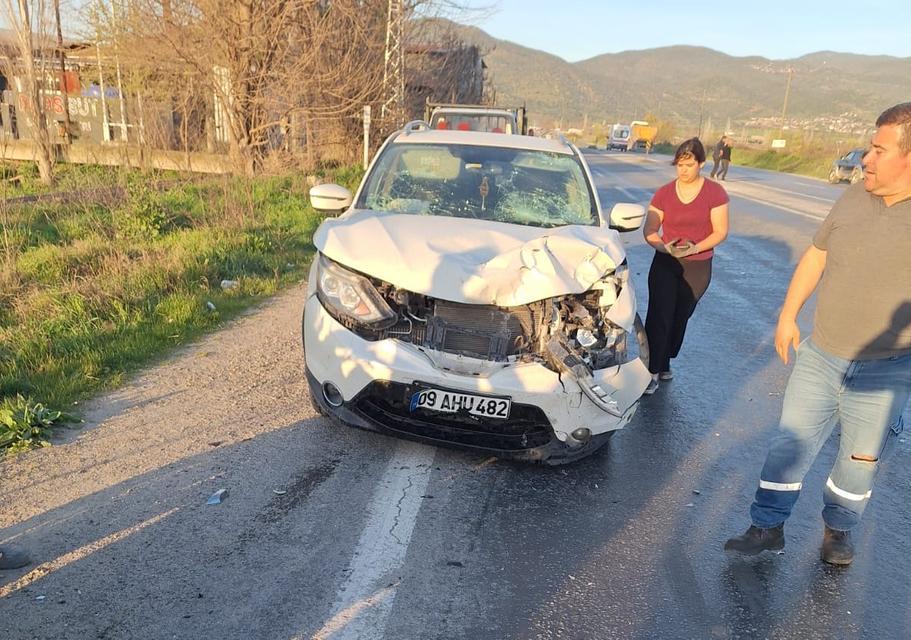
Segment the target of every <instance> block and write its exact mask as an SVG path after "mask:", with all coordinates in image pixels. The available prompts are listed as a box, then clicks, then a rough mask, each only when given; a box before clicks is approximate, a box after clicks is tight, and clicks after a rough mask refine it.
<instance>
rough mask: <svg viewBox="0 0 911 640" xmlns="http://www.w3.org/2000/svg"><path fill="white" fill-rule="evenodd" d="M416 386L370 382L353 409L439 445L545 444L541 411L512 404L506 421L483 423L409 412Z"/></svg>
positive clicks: (548, 431)
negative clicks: (437, 442)
mask: <svg viewBox="0 0 911 640" xmlns="http://www.w3.org/2000/svg"><path fill="white" fill-rule="evenodd" d="M417 390H418V387H415V386H413V385H406V384H401V383H397V382H388V381H383V380H378V381H374V382H372V383H371V384H370V385H369V386H368V387H367V388H366V389H365V390H364V391H363V392H362V393H361V394H360V395H359V396H358V398H356V400H355V403H354V406H355V410H356V411H358V412H359V413H361V414H362V415H363V416H365V417H367V418H369V419H370V420H371V421H374V422H377V423H379V424H380V425H382V426H383V427H385V428H386V429H389V430H392V431H396V432H398V433H402V434H408V435H412V436H418V437H421V438H426V439H430V440H436V441H439V442H447V443H453V444H459V445H462V446H469V447H481V448H484V449H500V450H503V451H521V450H523V449H534V448H537V447H542V446H544V445H546V444H548V443H549V442H550V441H551V439H552V438H553V429H552V428H551V426H550V422H549V421H548V420H547V417H546V416H545V415H544V412H543V411H541V409H540V408H538V407H535V406H532V405H525V404H518V403H513V404H512V407H511V409H510V413H509V419H508V420H499V421H491V420H483V419H479V418H477V417H474V416H472V415H470V414H468V413H467V412H465V413H452V414H448V413H447V414H443V413H433V412H430V411H425V410H420V409H419V410H417V411H415V412H412V411H410V410H409V407H410V404H409V402H410V399H411V395H412V394H413V393H415V392H416V391H417Z"/></svg>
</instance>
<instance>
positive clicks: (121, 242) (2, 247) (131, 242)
mask: <svg viewBox="0 0 911 640" xmlns="http://www.w3.org/2000/svg"><path fill="white" fill-rule="evenodd" d="M337 179H338V180H339V182H341V183H343V184H346V185H348V186H349V187H353V186H355V185H356V182H357V180H359V179H360V172H359V171H357V170H354V171H351V170H348V171H342V172H341V175H339V176H338V178H337ZM148 183H149V180H148V177H147V176H145V175H142V174H134V175H130V176H128V178H127V179H126V180H125V181H124V184H126V186H127V187H128V193H127V196H126V197H125V199H124V200H123V201H122V202H120V203H118V204H113V205H100V204H92V203H86V204H84V205H74V204H72V203H68V204H56V203H55V204H36V205H30V206H25V205H22V206H16V207H2V206H0V223H2V228H0V403H4V402H5V403H7V405H9V406H13V405H11V404H10V403H15V402H18V403H19V404H18V405H16V406H17V407H19V409H22V406H28V407H32V408H34V407H36V406H38V407H40V408H41V411H42V412H44V413H42V414H41V415H42V416H43V417H44V418H47V417H48V416H54V415H55V412H67V411H68V410H69V409H70V408H71V407H72V406H73V404H74V402H77V401H80V400H82V399H85V398H87V397H89V396H91V395H93V394H96V393H98V392H100V391H104V390H108V389H111V388H114V387H116V386H117V385H118V384H120V383H121V382H122V381H123V380H124V378H125V376H127V375H128V374H129V373H130V372H133V371H136V370H137V369H139V368H140V367H142V366H143V365H146V364H148V363H149V362H151V361H153V360H154V359H156V358H159V357H160V356H161V355H163V354H165V353H167V352H168V351H169V350H171V349H172V348H174V347H176V346H178V345H182V344H185V343H187V342H189V341H191V340H193V339H194V338H197V337H198V336H200V335H201V334H202V333H204V332H206V331H211V330H213V329H216V328H217V327H219V326H220V325H221V324H222V322H223V321H224V320H226V319H228V318H231V317H234V316H236V315H237V314H238V313H239V312H241V311H242V310H244V309H246V308H248V307H250V306H251V305H253V304H255V303H257V302H258V301H261V300H263V299H264V298H266V297H268V296H270V295H272V294H274V293H275V292H276V291H278V290H279V289H280V288H281V287H283V286H285V285H288V284H290V283H294V282H297V281H299V280H300V279H301V278H303V277H305V276H306V271H307V268H308V265H309V262H310V260H311V257H312V255H313V251H314V248H313V244H312V237H313V232H314V231H315V229H316V227H317V226H318V225H319V223H320V221H321V218H320V217H319V216H318V214H316V213H315V212H314V211H313V210H312V209H311V208H310V206H309V202H308V196H307V191H308V186H307V184H306V181H305V178H304V176H302V175H293V176H283V177H270V178H257V179H243V178H227V177H225V178H213V179H210V180H208V181H206V182H192V183H190V182H187V183H184V184H180V185H178V186H174V187H173V188H170V189H168V190H166V191H161V192H158V191H155V190H153V189H151V188H149V187H148V186H147V185H148ZM222 280H236V281H238V283H239V284H238V286H237V287H235V288H232V289H228V290H224V289H222V287H221V286H220V283H221V281H222ZM213 307H214V308H213ZM17 398H21V400H16V399H17ZM23 403H24V404H23ZM3 406H4V405H2V404H0V411H2V408H3ZM11 411H12V410H11ZM27 414H28V415H33V414H34V411H32V413H31V414H29V412H28V411H25V410H24V409H22V410H17V411H12V414H10V415H17V416H20V417H19V418H17V419H15V420H14V419H11V418H10V419H7V420H6V421H5V422H4V421H3V420H0V446H4V445H6V446H11V445H15V446H16V447H18V448H21V447H23V446H25V447H27V446H30V445H34V444H40V443H41V442H44V441H46V440H47V438H46V434H45V433H44V431H42V430H46V429H47V428H50V426H52V425H53V424H57V423H58V422H59V420H60V417H59V416H58V418H55V419H54V420H50V422H49V424H48V425H45V426H42V427H40V428H39V430H38V431H29V429H30V427H29V426H28V425H27V424H26V423H25V422H24V421H25V418H24V417H23V416H26V415H27ZM3 415H6V414H3V413H0V418H2V416H3ZM62 415H63V414H62ZM45 422H47V421H45ZM10 423H12V424H10ZM17 434H18V435H17ZM29 434H31V435H29ZM17 443H18V444H17ZM23 443H24V444H23Z"/></svg>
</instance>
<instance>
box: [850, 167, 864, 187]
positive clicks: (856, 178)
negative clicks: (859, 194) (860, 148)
mask: <svg viewBox="0 0 911 640" xmlns="http://www.w3.org/2000/svg"><path fill="white" fill-rule="evenodd" d="M863 179H864V170H863V169H860V168H856V167H855V169H854V171H852V172H851V184H857V183H858V182H861V181H862V180H863Z"/></svg>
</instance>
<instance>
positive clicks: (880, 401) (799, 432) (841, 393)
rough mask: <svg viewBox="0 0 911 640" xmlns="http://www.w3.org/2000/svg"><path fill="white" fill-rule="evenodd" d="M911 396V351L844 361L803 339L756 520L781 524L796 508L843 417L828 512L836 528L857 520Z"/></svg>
mask: <svg viewBox="0 0 911 640" xmlns="http://www.w3.org/2000/svg"><path fill="white" fill-rule="evenodd" d="M909 395H911V354H905V355H902V356H893V357H891V358H883V359H881V360H845V359H843V358H837V357H835V356H833V355H831V354H829V353H826V352H825V351H823V350H822V349H820V348H819V347H817V346H816V345H815V344H813V341H812V340H806V341H804V342H803V344H802V345H801V346H800V348H799V349H798V351H797V361H796V362H795V363H794V371H793V372H792V373H791V377H790V379H789V380H788V386H787V389H786V391H785V394H784V405H783V407H782V410H781V422H780V424H779V431H778V434H777V435H776V437H775V438H774V439H773V440H772V443H771V446H770V447H769V455H768V457H767V458H766V461H765V465H764V466H763V468H762V473H761V475H760V480H759V488H758V489H757V490H756V498H755V499H754V501H753V505H752V506H751V507H750V516H751V517H752V519H753V524H754V525H755V526H757V527H762V528H769V527H776V526H778V525H780V524H782V523H783V522H784V521H785V520H786V519H787V518H788V516H789V515H791V509H792V508H793V507H794V503H795V502H797V496H798V495H800V487H801V485H802V483H803V478H804V476H805V475H806V473H807V471H808V470H809V468H810V465H812V464H813V460H814V459H815V458H816V455H817V454H818V453H819V450H820V449H821V448H822V445H823V443H825V441H826V440H827V439H828V437H829V435H830V434H831V433H832V429H833V428H834V427H835V424H836V422H840V423H841V443H840V445H839V449H838V458H837V460H836V461H835V466H834V467H833V468H832V471H831V473H830V474H829V478H828V480H827V481H826V488H825V491H824V494H823V501H824V503H825V507H824V508H823V511H822V517H823V520H824V521H825V523H826V525H827V526H829V527H830V528H832V529H838V530H840V531H848V530H850V529H851V528H852V527H854V526H855V525H856V524H857V523H858V522H860V517H861V515H862V514H863V511H864V507H866V506H867V502H868V501H869V499H870V494H871V491H872V488H873V480H874V478H875V477H876V472H877V470H878V469H879V467H880V465H881V464H882V461H883V458H884V457H885V456H886V454H887V453H888V450H889V449H890V445H891V444H892V443H894V441H895V440H896V438H897V436H898V434H900V433H901V431H902V411H903V410H904V407H905V404H907V402H908V397H909Z"/></svg>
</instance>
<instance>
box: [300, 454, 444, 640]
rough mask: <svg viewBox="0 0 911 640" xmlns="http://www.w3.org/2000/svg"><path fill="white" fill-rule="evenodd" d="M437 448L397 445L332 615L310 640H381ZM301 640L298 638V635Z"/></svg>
mask: <svg viewBox="0 0 911 640" xmlns="http://www.w3.org/2000/svg"><path fill="white" fill-rule="evenodd" d="M435 452H436V449H434V448H433V447H429V446H426V445H422V444H416V443H413V442H407V441H402V442H400V443H399V444H398V445H397V447H396V451H395V455H394V456H393V457H392V459H391V460H390V461H389V464H388V465H387V466H386V471H385V472H384V473H383V477H382V478H380V481H379V483H378V485H377V490H376V493H375V494H374V496H373V500H372V501H371V502H370V505H369V506H368V507H367V513H368V516H367V524H366V526H365V527H364V530H363V532H362V533H361V537H360V540H358V543H357V547H356V548H355V550H354V556H353V558H352V560H351V565H350V567H349V568H350V572H349V573H348V578H347V579H346V580H345V582H344V583H343V584H342V586H341V589H339V592H338V594H337V595H336V598H335V604H334V606H333V607H332V614H331V616H330V617H329V620H328V621H327V622H326V623H325V624H324V625H323V627H322V628H321V629H320V630H319V631H317V632H316V633H315V634H314V635H313V636H312V640H380V639H381V638H383V637H384V633H385V630H386V620H387V618H388V617H389V613H390V612H391V611H392V603H393V601H394V600H395V593H396V589H397V587H398V584H399V581H400V574H399V569H400V568H401V567H402V564H403V563H404V560H405V554H406V553H407V551H408V543H409V542H410V541H411V534H412V532H413V531H414V525H415V521H416V520H417V515H418V511H419V510H420V508H421V503H422V502H423V498H424V494H425V490H426V488H427V483H428V482H429V480H430V472H431V469H432V465H433V456H434V454H435ZM299 640H303V636H299Z"/></svg>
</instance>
